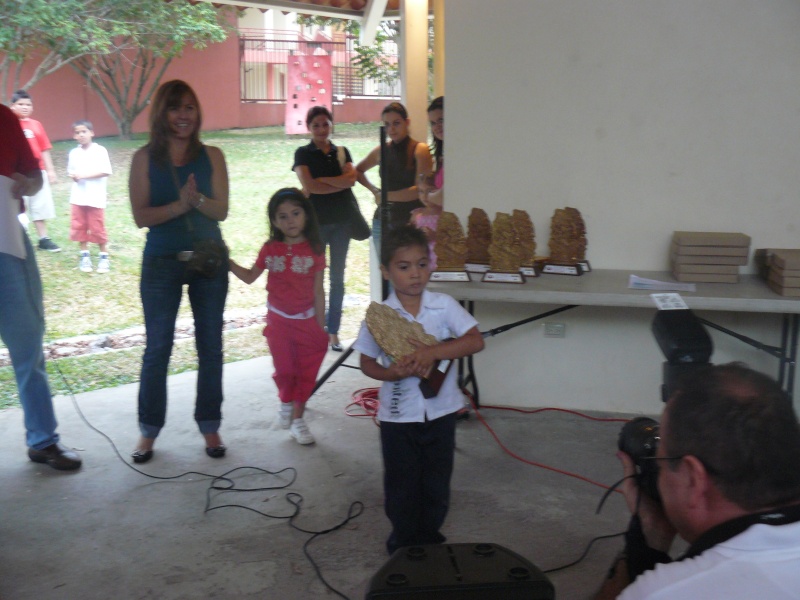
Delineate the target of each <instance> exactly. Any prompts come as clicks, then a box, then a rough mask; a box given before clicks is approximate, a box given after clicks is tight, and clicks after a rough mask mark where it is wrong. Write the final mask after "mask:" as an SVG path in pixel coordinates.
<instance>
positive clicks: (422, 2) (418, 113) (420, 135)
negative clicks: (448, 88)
mask: <svg viewBox="0 0 800 600" xmlns="http://www.w3.org/2000/svg"><path fill="white" fill-rule="evenodd" d="M400 15H401V18H402V21H401V24H400V29H401V36H400V80H401V81H402V82H403V104H405V106H406V108H407V109H408V116H409V117H410V119H411V129H410V134H411V137H412V138H414V139H415V140H419V141H425V140H427V139H428V119H427V113H426V112H425V111H426V110H427V108H428V0H402V1H401V3H400Z"/></svg>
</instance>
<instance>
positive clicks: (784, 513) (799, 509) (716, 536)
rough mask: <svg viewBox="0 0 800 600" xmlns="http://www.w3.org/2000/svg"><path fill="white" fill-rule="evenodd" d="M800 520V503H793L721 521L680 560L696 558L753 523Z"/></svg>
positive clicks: (772, 523)
mask: <svg viewBox="0 0 800 600" xmlns="http://www.w3.org/2000/svg"><path fill="white" fill-rule="evenodd" d="M798 521H800V504H792V505H790V506H784V507H781V508H775V509H772V510H766V511H764V512H760V513H754V514H751V515H744V516H741V517H737V518H735V519H731V520H730V521H725V522H724V523H720V524H719V525H717V526H715V527H712V528H711V529H709V530H708V531H706V532H705V533H703V534H702V535H701V536H700V537H698V538H697V539H696V540H695V541H694V543H693V544H691V545H690V546H689V548H688V550H686V553H685V554H684V555H683V556H681V558H680V560H683V559H684V558H694V557H695V556H698V555H700V554H702V553H703V552H705V551H706V550H708V549H710V548H713V547H714V546H716V545H717V544H721V543H723V542H727V541H728V540H729V539H731V538H733V537H736V536H737V535H739V534H740V533H742V532H743V531H746V530H747V529H749V528H750V527H752V526H753V525H758V524H761V525H773V526H778V525H788V524H790V523H796V522H798Z"/></svg>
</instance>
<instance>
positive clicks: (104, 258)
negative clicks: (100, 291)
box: [97, 254, 111, 273]
mask: <svg viewBox="0 0 800 600" xmlns="http://www.w3.org/2000/svg"><path fill="white" fill-rule="evenodd" d="M110 270H111V261H110V260H109V258H108V254H101V255H100V260H99V261H97V272H98V273H108V272H109V271H110Z"/></svg>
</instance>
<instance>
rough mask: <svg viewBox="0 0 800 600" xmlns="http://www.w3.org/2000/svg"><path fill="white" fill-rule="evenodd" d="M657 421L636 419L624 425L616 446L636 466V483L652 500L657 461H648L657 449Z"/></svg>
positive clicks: (655, 483) (657, 495)
mask: <svg viewBox="0 0 800 600" xmlns="http://www.w3.org/2000/svg"><path fill="white" fill-rule="evenodd" d="M658 442H659V437H658V421H655V420H654V419H651V418H650V417H637V418H635V419H632V420H631V421H628V422H627V423H625V425H623V426H622V429H621V430H620V432H619V439H618V440H617V446H618V447H619V449H620V450H622V451H623V452H625V453H626V454H627V455H628V456H630V457H631V459H632V460H633V462H634V464H635V465H636V482H637V484H638V485H639V487H640V488H641V489H642V491H644V492H645V493H646V494H647V495H649V496H650V497H651V498H653V499H654V500H658V499H659V497H660V496H659V493H658V461H655V460H649V459H651V458H652V457H654V456H655V455H656V450H657V449H658Z"/></svg>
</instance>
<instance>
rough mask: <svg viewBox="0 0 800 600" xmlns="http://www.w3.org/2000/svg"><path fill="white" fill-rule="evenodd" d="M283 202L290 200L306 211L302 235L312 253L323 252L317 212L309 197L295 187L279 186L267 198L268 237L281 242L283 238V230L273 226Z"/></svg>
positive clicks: (323, 247)
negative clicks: (279, 187) (270, 196)
mask: <svg viewBox="0 0 800 600" xmlns="http://www.w3.org/2000/svg"><path fill="white" fill-rule="evenodd" d="M284 202H290V203H291V204H294V205H295V206H299V207H300V208H302V209H303V212H305V213H306V226H305V228H304V229H303V235H304V236H305V237H306V239H307V240H308V243H309V244H311V249H312V250H313V251H314V254H323V253H324V252H325V245H324V244H323V243H322V237H321V236H320V234H319V223H318V222H317V212H316V211H315V210H314V207H313V206H312V205H311V202H310V201H309V199H308V198H306V197H305V196H304V195H303V192H301V191H300V190H298V189H297V188H281V189H279V190H278V191H277V192H275V193H274V194H272V198H270V199H269V204H267V218H268V219H269V239H270V240H276V241H278V242H282V241H284V239H285V236H284V235H283V232H282V231H281V230H280V229H278V228H277V227H276V226H275V219H276V216H277V214H278V208H279V207H280V205H281V204H283V203H284Z"/></svg>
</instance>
